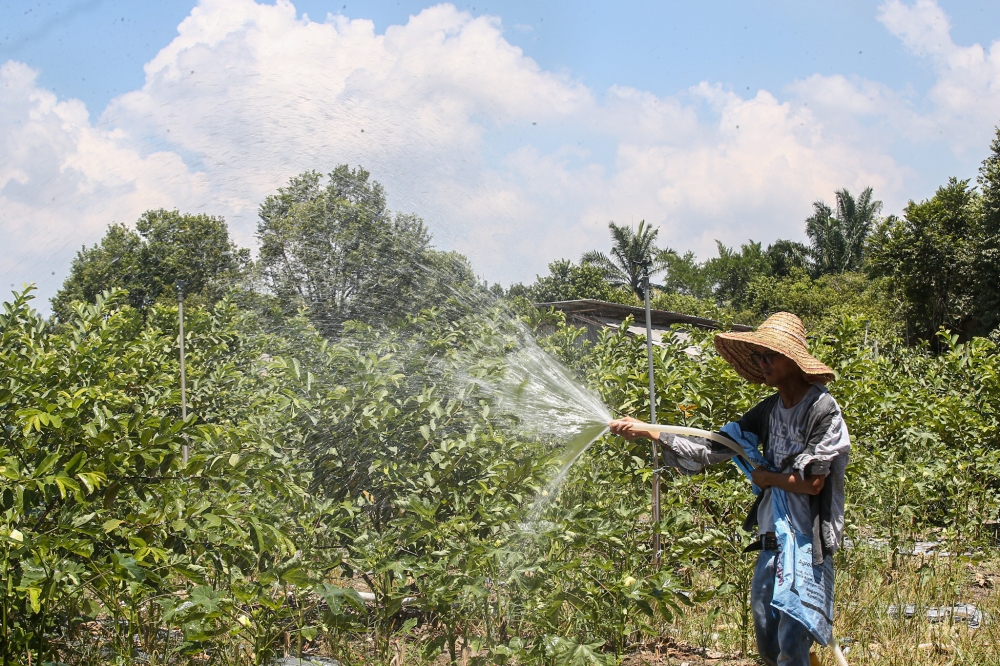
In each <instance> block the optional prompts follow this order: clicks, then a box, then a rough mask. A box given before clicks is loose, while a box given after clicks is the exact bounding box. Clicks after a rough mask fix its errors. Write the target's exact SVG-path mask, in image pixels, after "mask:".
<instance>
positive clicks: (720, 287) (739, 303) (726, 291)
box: [705, 241, 771, 309]
mask: <svg viewBox="0 0 1000 666" xmlns="http://www.w3.org/2000/svg"><path fill="white" fill-rule="evenodd" d="M716 246H717V247H718V249H719V256H718V257H714V258H712V259H709V260H708V261H706V262H705V272H706V273H707V274H708V275H709V276H710V278H711V280H712V284H713V286H714V289H713V291H714V293H715V300H716V302H718V303H719V305H728V306H730V307H733V308H735V309H741V308H742V307H744V305H745V304H746V298H747V287H748V286H749V284H750V282H751V281H752V280H753V279H754V278H755V277H757V276H758V275H768V274H769V272H770V269H771V262H770V260H769V258H768V257H767V255H766V254H765V253H764V251H763V250H762V249H761V244H760V243H758V242H755V241H749V242H747V243H744V244H743V245H741V246H740V249H739V251H737V250H735V249H733V248H729V247H726V246H725V245H723V244H722V243H721V242H719V241H716Z"/></svg>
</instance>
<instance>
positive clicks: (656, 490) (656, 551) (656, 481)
mask: <svg viewBox="0 0 1000 666" xmlns="http://www.w3.org/2000/svg"><path fill="white" fill-rule="evenodd" d="M643 268H644V272H643V291H644V292H645V296H646V360H647V361H648V362H649V422H650V423H656V378H655V377H654V375H653V316H652V313H651V311H650V307H649V268H650V267H649V264H647V265H646V266H644V267H643ZM652 503H653V528H654V531H653V566H657V567H658V566H660V533H659V532H657V531H656V526H657V525H658V524H659V522H660V440H658V439H655V438H654V439H653V498H652Z"/></svg>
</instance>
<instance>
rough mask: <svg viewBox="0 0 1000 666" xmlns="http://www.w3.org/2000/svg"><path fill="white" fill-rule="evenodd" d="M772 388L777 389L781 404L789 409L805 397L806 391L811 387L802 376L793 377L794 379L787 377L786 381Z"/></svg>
mask: <svg viewBox="0 0 1000 666" xmlns="http://www.w3.org/2000/svg"><path fill="white" fill-rule="evenodd" d="M774 388H776V389H778V393H779V394H780V395H781V404H782V405H783V406H784V407H785V409H789V408H791V407H794V406H795V405H797V404H799V403H800V402H801V401H802V398H804V397H806V393H808V392H809V389H810V388H812V384H810V383H809V382H807V381H806V380H805V379H804V378H802V377H795V378H794V379H789V380H788V381H787V382H782V383H781V384H779V385H778V386H775V387H774Z"/></svg>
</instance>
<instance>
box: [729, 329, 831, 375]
mask: <svg viewBox="0 0 1000 666" xmlns="http://www.w3.org/2000/svg"><path fill="white" fill-rule="evenodd" d="M766 323H767V322H765V325H766ZM754 347H763V348H764V349H769V350H771V351H773V352H777V353H779V354H781V355H783V356H787V357H788V358H790V359H792V361H794V362H795V364H796V365H797V366H799V369H801V370H802V372H803V373H804V374H805V375H806V379H807V380H808V381H810V382H822V383H824V384H826V383H827V382H831V381H833V377H834V374H833V370H831V369H830V367H829V366H827V365H826V364H825V363H823V362H822V361H820V360H819V359H818V358H816V357H815V356H813V355H812V354H810V353H809V352H808V351H807V350H806V348H805V345H803V344H802V343H801V342H800V341H799V340H798V339H797V338H796V337H795V336H793V335H790V334H786V333H783V332H781V331H777V330H774V329H765V328H764V325H762V326H761V330H757V331H750V332H747V333H719V334H718V335H716V336H715V348H716V350H718V352H719V355H720V356H722V358H724V359H726V362H728V363H729V365H731V366H733V369H734V370H736V372H737V373H738V374H739V375H740V377H742V378H743V379H745V380H747V381H749V382H753V383H755V384H763V383H764V375H763V373H762V372H761V371H760V366H759V365H757V363H755V362H754V361H753V360H752V359H751V358H750V355H751V354H753V353H754Z"/></svg>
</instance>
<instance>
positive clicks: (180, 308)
mask: <svg viewBox="0 0 1000 666" xmlns="http://www.w3.org/2000/svg"><path fill="white" fill-rule="evenodd" d="M177 324H178V326H177V327H178V329H180V342H181V418H182V419H187V415H188V411H187V376H186V373H185V368H184V286H183V284H182V283H180V282H178V283H177ZM181 460H182V461H183V462H184V464H185V465H187V461H188V445H187V440H186V439H185V441H184V444H183V445H181Z"/></svg>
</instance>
